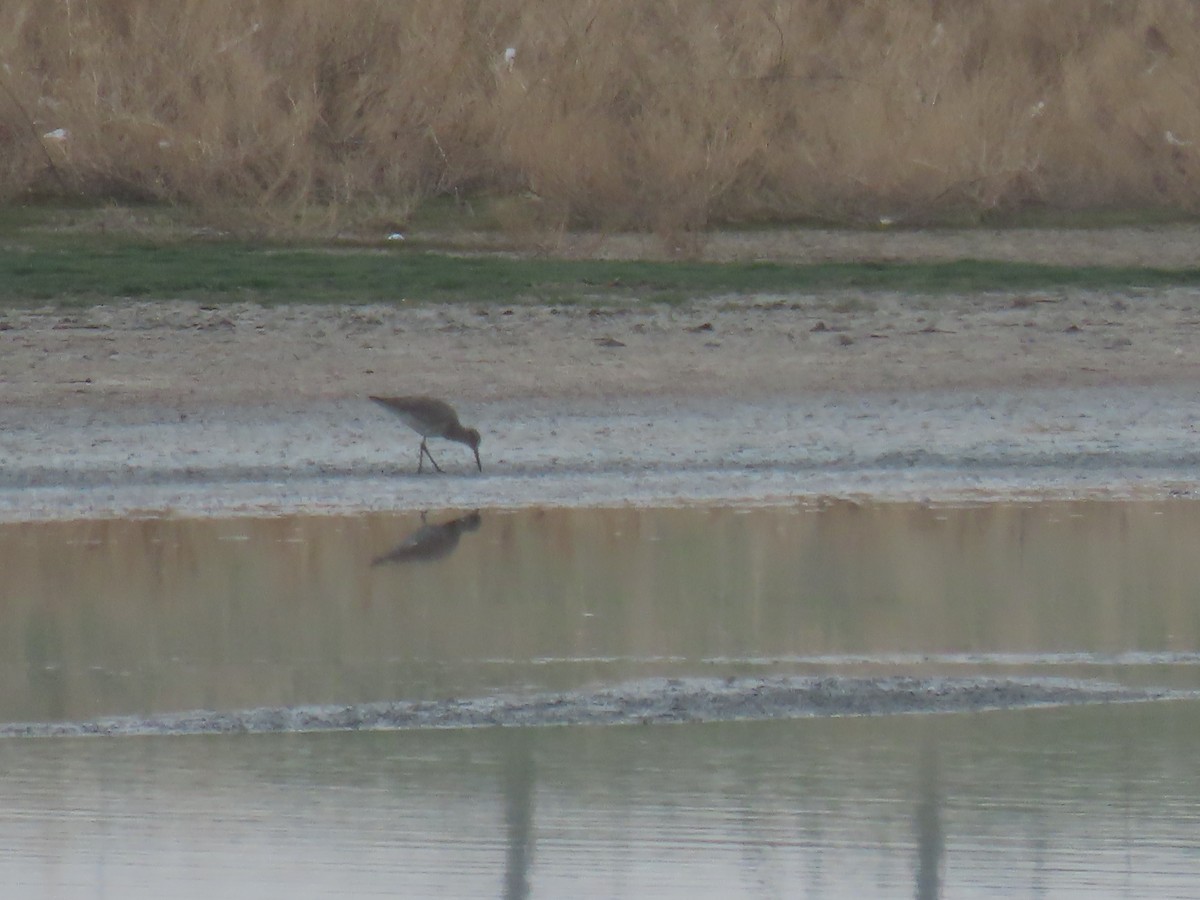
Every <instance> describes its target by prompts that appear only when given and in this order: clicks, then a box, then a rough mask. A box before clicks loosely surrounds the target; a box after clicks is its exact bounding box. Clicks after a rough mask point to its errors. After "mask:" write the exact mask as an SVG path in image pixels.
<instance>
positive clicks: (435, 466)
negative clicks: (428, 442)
mask: <svg viewBox="0 0 1200 900" xmlns="http://www.w3.org/2000/svg"><path fill="white" fill-rule="evenodd" d="M421 451H422V452H423V453H424V454H425V455H426V456H428V457H429V461H430V462H431V463H433V467H434V468H435V469H437V471H438V472H441V471H442V467H441V466H439V465H438V464H437V460H436V459H434V458H433V454H432V453H430V452H429V448H428V447H426V446H425V441H421ZM417 471H418V473H419V472H420V467H419V466H418V467H417ZM443 474H445V473H443Z"/></svg>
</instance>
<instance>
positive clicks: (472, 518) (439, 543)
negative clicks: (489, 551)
mask: <svg viewBox="0 0 1200 900" xmlns="http://www.w3.org/2000/svg"><path fill="white" fill-rule="evenodd" d="M481 521H483V519H482V517H481V516H480V515H479V510H475V512H473V513H471V514H469V515H466V516H460V517H459V518H457V519H451V520H450V521H448V522H442V523H441V524H435V525H431V524H429V522H427V521H426V520H425V513H421V527H420V528H418V529H417V530H416V531H414V532H413V533H412V534H410V535H409V536H408V537H406V538H405V539H404V540H403V541H402V542H401V543H400V544H398V545H397V546H396V547H395V548H394V549H393V550H391V551H390V552H389V553H385V554H384V555H383V556H378V557H376V558H375V559H373V560H371V565H373V566H378V565H383V564H384V563H409V562H422V561H425V562H428V561H432V560H435V559H442V558H443V557H445V556H449V555H450V554H451V553H453V552H454V548H455V547H457V546H458V540H459V538H460V537H461V536H462V533H463V532H464V531H475V530H476V529H477V528H479V523H480V522H481Z"/></svg>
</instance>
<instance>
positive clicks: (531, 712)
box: [0, 677, 1197, 737]
mask: <svg viewBox="0 0 1200 900" xmlns="http://www.w3.org/2000/svg"><path fill="white" fill-rule="evenodd" d="M1196 696H1197V695H1196V693H1195V692H1192V691H1172V690H1166V689H1140V688H1129V687H1124V686H1121V685H1116V684H1112V683H1107V682H1090V681H1077V680H1069V679H1053V678H1046V679H1029V680H1016V679H991V678H907V677H889V678H849V677H777V678H726V679H708V678H686V679H652V680H644V681H637V682H632V683H629V684H625V685H619V686H616V687H612V688H604V689H598V690H581V691H567V692H561V693H539V694H531V695H523V696H522V695H512V694H506V695H500V696H489V697H476V698H470V699H449V700H435V701H397V702H391V703H368V704H356V705H350V706H307V707H276V708H260V709H251V710H242V711H233V712H215V711H204V710H198V711H192V712H184V713H173V714H167V715H155V716H147V717H140V716H126V717H119V718H109V719H97V720H94V721H90V722H48V723H12V724H6V725H0V737H59V736H75V735H79V736H83V735H184V734H234V733H285V732H292V733H299V732H315V731H389V730H415V729H428V728H486V727H513V726H548V725H636V724H647V725H650V724H670V723H681V722H728V721H754V720H763V719H795V718H809V717H819V716H874V715H896V714H901V713H934V712H974V711H983V710H1000V709H1025V708H1030V707H1044V706H1066V705H1080V704H1095V703H1131V702H1144V701H1150V700H1167V699H1194V698H1195V697H1196Z"/></svg>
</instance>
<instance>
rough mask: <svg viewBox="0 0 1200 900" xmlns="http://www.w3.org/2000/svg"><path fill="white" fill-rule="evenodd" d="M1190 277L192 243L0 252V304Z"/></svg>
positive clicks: (462, 297)
mask: <svg viewBox="0 0 1200 900" xmlns="http://www.w3.org/2000/svg"><path fill="white" fill-rule="evenodd" d="M1197 284H1200V268H1194V269H1147V268H1136V267H1099V266H1086V267H1068V266H1047V265H1029V264H1023V263H1005V262H983V261H975V260H963V261H958V262H946V263H853V262H841V263H819V264H810V265H789V264H782V263H765V262H763V263H696V262H646V261H595V260H579V261H575V260H552V259H532V258H513V257H510V256H501V255H486V256H484V255H481V256H454V255H449V254H445V253H431V252H422V251H420V250H414V249H410V248H395V249H393V248H391V247H388V248H384V249H370V248H367V249H363V248H350V249H342V248H337V249H327V248H312V249H306V248H295V247H287V248H271V247H264V246H253V245H246V244H237V243H227V242H214V241H192V242H183V241H181V242H168V243H158V244H154V243H133V242H109V243H106V242H99V241H96V240H89V239H86V238H85V239H83V240H80V241H78V242H71V243H68V242H66V241H63V242H61V243H60V242H57V241H56V242H55V243H54V245H52V246H45V245H41V246H38V247H27V246H26V247H22V246H20V244H17V245H15V246H14V245H13V244H9V245H8V246H3V247H0V306H7V307H10V308H12V307H27V306H31V305H43V304H58V305H79V304H89V303H97V302H110V301H112V300H113V299H120V298H133V299H148V300H160V299H191V300H200V301H207V302H214V303H218V302H226V301H239V300H241V301H252V302H257V303H263V304H277V303H376V302H385V303H388V302H400V301H406V302H410V303H423V302H430V301H462V302H471V303H501V304H511V303H519V302H541V303H555V304H567V303H589V304H601V305H603V304H604V303H606V302H629V301H652V302H668V303H670V302H686V301H687V300H689V299H693V298H699V297H711V296H719V295H748V294H784V295H787V294H811V293H815V292H824V291H836V290H842V289H859V290H867V291H898V292H904V293H918V294H940V293H947V292H962V293H973V292H980V291H1000V290H1003V291H1029V290H1038V289H1053V288H1086V289H1093V290H1126V289H1132V288H1157V287H1167V286H1177V285H1197Z"/></svg>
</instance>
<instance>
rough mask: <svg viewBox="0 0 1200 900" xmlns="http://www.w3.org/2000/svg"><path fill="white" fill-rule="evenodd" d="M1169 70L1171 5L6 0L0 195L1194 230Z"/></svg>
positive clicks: (319, 224)
mask: <svg viewBox="0 0 1200 900" xmlns="http://www.w3.org/2000/svg"><path fill="white" fill-rule="evenodd" d="M510 47H511V48H514V50H515V58H513V59H512V60H511V61H506V58H505V51H506V49H507V48H510ZM1197 59H1200V7H1197V5H1196V4H1194V3H1192V2H1191V0H1143V2H1139V3H1112V2H1107V0H1058V2H1054V3H1047V2H1045V0H978V2H971V3H960V2H951V0H925V2H916V3H893V2H889V0H864V2H861V3H854V4H848V3H843V2H840V0H794V2H785V0H744V2H740V3H736V4H730V3H723V2H717V0H664V2H662V3H656V4H645V3H635V2H632V0H626V2H614V0H494V2H490V3H485V4H480V3H477V2H474V0H441V2H439V3H407V2H393V0H355V2H353V3H328V2H323V0H290V2H282V0H177V2H172V3H154V2H151V0H8V2H6V3H4V4H3V5H2V6H0V61H2V63H3V67H2V69H0V80H2V82H3V83H2V85H0V88H2V90H0V150H2V152H0V196H2V197H7V198H10V199H12V198H23V197H28V196H44V195H48V194H49V195H58V194H68V195H74V196H82V197H85V198H95V199H110V198H117V199H122V200H129V199H150V200H156V201H169V202H173V203H179V204H183V205H186V206H189V207H195V208H197V209H198V210H200V212H201V214H202V215H203V216H205V217H206V218H208V219H210V220H215V221H218V222H221V224H230V223H231V222H255V223H260V224H263V223H265V224H267V225H268V226H269V227H271V228H272V229H275V230H279V229H287V228H297V229H300V230H306V229H313V228H329V227H338V226H340V225H341V224H342V223H343V219H344V217H345V216H347V215H353V216H354V217H356V218H357V219H358V220H360V221H361V220H363V219H364V218H365V219H368V220H370V221H371V222H372V223H373V224H376V225H381V226H383V227H389V226H392V225H396V226H399V225H402V224H403V223H404V221H405V220H406V219H407V217H408V216H409V215H410V214H411V212H412V210H413V209H414V208H416V207H417V205H419V204H420V203H421V202H422V201H424V200H425V199H427V198H430V197H434V196H447V195H449V196H454V197H458V198H473V197H478V196H480V195H488V196H493V197H495V196H499V197H507V198H511V199H510V200H509V201H508V203H507V205H503V206H501V207H500V208H501V209H502V210H505V212H504V214H503V215H501V220H502V221H504V222H505V224H506V225H508V226H509V227H512V228H514V229H523V228H527V229H532V230H537V229H546V228H556V227H559V228H561V227H567V226H572V225H580V224H587V225H591V226H598V227H602V228H629V227H633V228H644V229H654V230H657V231H659V232H660V233H662V234H664V235H665V236H669V237H672V238H673V239H674V238H678V237H679V236H680V235H687V234H688V233H694V232H696V231H699V230H702V229H703V228H704V227H706V226H707V225H709V224H711V223H714V222H745V221H764V220H773V219H785V220H787V219H803V218H809V219H818V220H832V221H849V222H855V221H860V222H861V221H877V220H878V219H880V218H881V217H886V218H890V219H894V220H896V221H900V222H908V223H928V222H936V221H945V220H947V219H948V218H954V219H955V220H959V221H961V219H962V217H964V216H968V217H970V216H976V217H977V216H981V215H986V214H990V213H995V212H999V213H1008V212H1013V211H1019V210H1024V209H1029V208H1036V207H1048V208H1052V209H1067V210H1096V209H1113V208H1121V209H1154V210H1169V211H1174V212H1180V213H1195V212H1197V211H1200V178H1198V177H1197V174H1198V167H1200V149H1198V148H1200V100H1198V99H1197V98H1200V68H1198V67H1197V66H1196V65H1195V60H1197ZM59 129H63V130H64V131H65V136H63V137H59V136H56V135H61V134H63V133H64V132H59V131H58V130H59Z"/></svg>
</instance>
